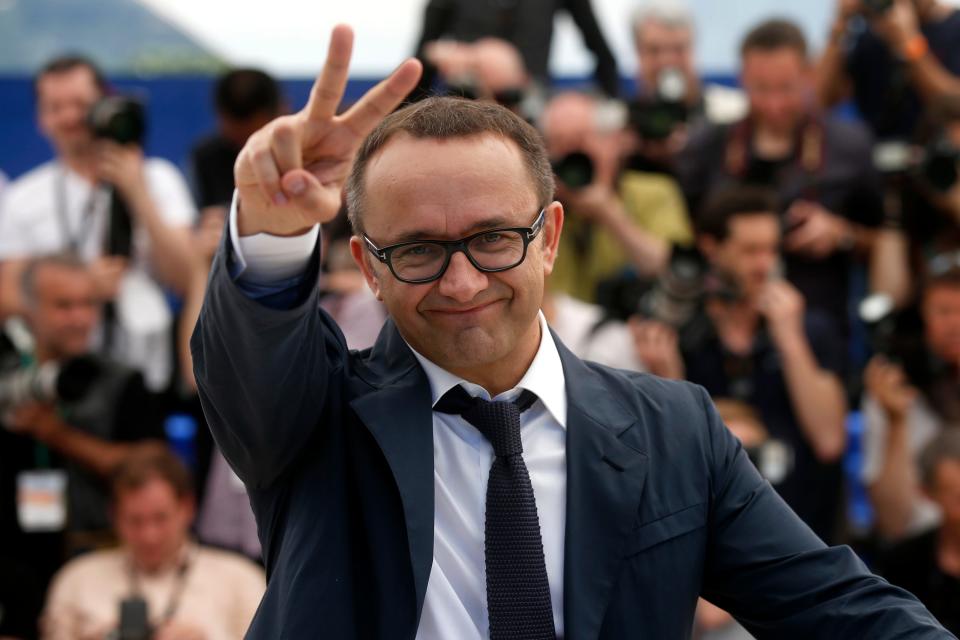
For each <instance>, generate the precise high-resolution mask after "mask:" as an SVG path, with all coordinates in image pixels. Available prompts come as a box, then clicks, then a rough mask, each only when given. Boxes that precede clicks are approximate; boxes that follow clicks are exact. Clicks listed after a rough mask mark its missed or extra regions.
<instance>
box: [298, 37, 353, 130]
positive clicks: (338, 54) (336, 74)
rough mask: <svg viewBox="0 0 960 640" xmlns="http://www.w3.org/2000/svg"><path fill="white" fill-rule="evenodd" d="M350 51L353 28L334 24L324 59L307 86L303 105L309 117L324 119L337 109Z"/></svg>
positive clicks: (351, 50)
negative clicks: (305, 102)
mask: <svg viewBox="0 0 960 640" xmlns="http://www.w3.org/2000/svg"><path fill="white" fill-rule="evenodd" d="M352 53H353V30H352V29H351V28H350V27H349V26H348V25H345V24H338V25H337V26H335V27H334V28H333V31H331V32H330V46H329V47H328V48H327V59H326V61H325V62H324V63H323V69H322V70H321V71H320V75H319V76H318V77H317V80H316V82H314V83H313V87H312V88H311V89H310V99H309V100H307V106H306V107H304V111H305V112H306V114H307V117H308V118H309V119H311V120H326V119H328V118H331V117H333V116H334V115H335V114H336V113H337V107H338V106H340V100H341V99H343V92H344V90H345V89H346V86H347V78H348V76H349V71H350V56H351V54H352Z"/></svg>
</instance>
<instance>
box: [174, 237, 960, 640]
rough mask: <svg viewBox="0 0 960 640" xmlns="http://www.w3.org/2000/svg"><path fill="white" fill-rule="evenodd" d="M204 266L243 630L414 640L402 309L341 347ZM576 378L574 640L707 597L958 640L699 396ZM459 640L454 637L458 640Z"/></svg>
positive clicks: (204, 342) (209, 398)
mask: <svg viewBox="0 0 960 640" xmlns="http://www.w3.org/2000/svg"><path fill="white" fill-rule="evenodd" d="M228 242H229V240H228V239H225V246H223V247H221V251H220V253H219V254H218V256H217V258H216V259H215V261H214V266H213V270H212V273H211V277H210V283H209V290H208V292H207V298H206V301H205V303H204V307H203V311H202V313H201V317H200V321H199V324H198V325H197V329H196V331H195V333H194V335H193V341H192V351H193V357H194V368H195V372H196V376H197V381H198V384H199V388H200V394H201V399H202V402H203V407H204V411H205V412H206V415H207V419H208V422H209V424H210V427H211V429H212V430H213V434H214V437H215V438H216V441H217V443H218V444H219V445H220V447H221V448H222V450H223V452H224V454H225V456H226V458H227V460H228V461H229V462H230V464H231V465H232V466H233V468H234V469H235V470H236V472H237V473H238V474H239V476H240V477H241V478H242V479H243V481H244V482H245V483H246V485H247V488H248V490H249V493H250V498H251V502H252V504H253V508H254V512H255V514H256V517H257V523H258V525H259V529H260V537H261V540H262V542H263V550H264V557H265V562H266V567H267V573H268V584H267V591H266V594H265V596H264V599H263V602H262V604H261V606H260V609H259V611H258V612H257V615H256V617H255V619H254V621H253V624H252V626H251V628H250V631H249V633H248V637H249V638H291V639H296V640H302V639H305V638H330V639H335V638H383V639H389V640H403V639H413V638H414V636H415V634H416V629H417V624H418V619H419V616H420V612H421V610H422V607H423V601H424V594H425V592H426V587H427V580H428V578H429V575H430V567H431V564H432V558H433V516H434V486H433V427H432V411H431V395H430V388H429V384H428V381H427V378H426V375H425V374H424V372H423V370H422V368H421V367H420V365H419V364H418V362H417V361H416V359H415V358H414V356H413V354H412V352H411V351H410V349H409V347H408V346H407V345H406V343H405V342H404V341H403V339H402V338H401V337H400V334H399V333H398V331H397V329H396V327H395V326H394V324H393V323H392V322H389V321H388V322H387V324H386V326H385V327H384V329H383V331H382V333H381V334H380V338H379V340H378V341H377V343H376V345H375V346H374V347H373V349H372V350H367V351H362V352H350V351H348V349H347V347H346V344H345V342H344V339H343V336H342V334H341V332H340V330H339V329H338V328H337V326H336V325H335V323H334V322H333V321H332V320H331V318H330V317H329V316H328V315H326V314H325V313H324V312H323V311H321V310H319V308H318V304H317V295H316V289H317V287H316V286H315V284H316V271H317V256H314V260H313V262H312V266H311V273H310V274H309V275H308V279H307V286H306V287H305V288H304V289H303V291H304V294H303V296H301V301H300V302H299V303H298V304H296V305H294V306H293V308H290V309H285V310H277V309H272V308H268V307H266V306H264V305H262V304H260V303H259V302H257V301H255V300H253V299H251V298H249V297H248V296H247V295H245V294H244V292H242V291H241V290H240V289H239V288H238V287H237V285H236V284H235V283H234V282H233V281H232V280H231V278H230V276H229V274H228V272H227V271H228V270H227V264H226V263H227V258H226V257H225V256H226V254H227V252H228V251H229V248H228V247H227V246H226V245H227V243H228ZM557 348H558V349H559V350H560V358H561V361H562V363H563V368H564V376H565V378H566V385H567V397H568V406H569V411H568V418H567V524H566V546H565V550H564V623H565V628H566V636H565V637H566V638H567V639H568V640H594V639H610V640H613V639H618V640H619V639H626V638H651V639H656V640H668V639H673V638H678V639H679V638H687V637H689V635H690V632H691V626H692V620H693V615H694V610H695V607H696V603H697V597H698V596H699V595H703V596H704V597H706V598H708V599H710V600H711V601H712V602H714V603H716V604H718V605H719V606H721V607H723V608H725V609H727V610H729V611H730V612H732V613H733V614H734V615H735V616H736V617H737V618H738V619H739V620H740V621H741V622H742V623H743V624H744V625H745V626H746V627H747V628H748V629H749V630H750V631H751V632H753V633H754V634H755V635H757V636H758V637H760V638H803V639H804V640H809V639H810V638H843V639H844V640H849V639H859V638H871V639H879V638H906V637H910V638H952V637H953V636H951V635H950V634H948V633H947V632H946V631H944V630H943V629H942V628H941V627H940V626H939V625H938V624H937V623H936V621H935V620H934V619H933V618H932V617H931V616H930V614H929V613H928V612H927V611H926V610H925V609H924V608H923V607H922V606H921V605H920V604H919V603H918V602H917V601H916V600H915V599H914V598H912V597H911V596H910V595H909V594H908V593H906V592H905V591H902V590H900V589H897V588H895V587H892V586H890V585H889V584H887V583H886V582H884V581H883V580H881V579H880V578H877V577H875V576H873V575H871V574H870V573H868V571H867V570H866V569H865V567H864V566H863V564H862V563H861V562H860V561H859V560H858V559H857V558H856V556H855V555H854V554H853V553H852V552H851V551H850V550H849V549H848V548H844V547H840V548H827V547H825V546H824V544H823V543H822V542H821V541H820V540H819V539H818V538H817V537H816V536H815V535H814V534H813V533H812V532H811V531H810V530H809V529H808V528H807V527H806V526H805V525H804V524H803V523H802V522H801V521H800V520H799V519H798V518H797V517H796V516H795V515H794V514H793V513H792V512H791V511H790V509H789V508H788V507H787V506H786V505H785V504H784V503H783V501H782V500H781V499H780V498H779V497H778V496H777V494H776V493H775V492H774V491H773V490H772V489H771V487H770V486H769V484H767V483H766V482H765V481H764V480H763V479H762V478H761V477H760V476H759V475H758V474H757V472H756V471H755V470H754V468H753V466H752V465H751V463H750V461H749V460H748V459H747V456H746V455H745V454H744V452H743V450H742V449H741V447H740V445H739V443H738V441H737V440H736V439H735V438H734V437H733V436H732V435H731V434H730V433H729V432H728V431H727V429H726V428H725V427H724V426H723V424H722V423H721V422H720V420H719V418H718V416H717V414H716V412H715V410H714V408H713V405H712V404H711V402H710V399H709V397H708V396H707V394H706V393H705V392H704V391H703V390H702V389H701V388H700V387H696V386H694V385H691V384H687V383H677V382H669V381H665V380H661V379H658V378H655V377H653V376H649V375H641V374H634V373H627V372H623V371H617V370H613V369H609V368H606V367H602V366H599V365H596V364H592V363H587V362H583V361H581V360H579V359H578V358H577V357H575V356H574V355H573V354H571V353H570V352H569V351H568V350H567V349H566V348H564V347H563V345H562V344H561V343H560V342H559V340H558V341H557ZM452 640H455V639H452Z"/></svg>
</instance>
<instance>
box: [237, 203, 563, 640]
mask: <svg viewBox="0 0 960 640" xmlns="http://www.w3.org/2000/svg"><path fill="white" fill-rule="evenodd" d="M236 226H237V225H236V201H235V202H234V206H233V208H232V211H231V216H230V227H231V228H230V233H231V238H232V240H233V247H234V259H235V260H236V262H237V264H238V265H240V266H241V274H242V275H240V278H241V279H246V278H247V277H248V274H256V275H255V278H256V280H255V281H256V282H257V283H258V284H267V283H268V282H269V278H270V276H272V277H273V278H275V279H277V280H278V279H282V278H287V277H290V276H291V275H293V274H296V273H297V272H298V271H299V272H302V271H303V269H304V268H305V266H306V264H307V262H308V260H309V257H310V254H311V253H312V252H313V248H314V247H315V244H316V233H317V231H316V228H314V229H313V230H311V231H310V232H309V233H308V234H305V235H304V236H299V237H295V238H280V237H276V236H269V235H267V234H258V235H255V236H248V237H245V238H240V237H239V236H238V235H237V232H236ZM308 238H310V240H309V242H308ZM265 275H266V277H265ZM539 322H540V328H541V330H540V335H541V338H540V347H539V349H538V350H537V354H536V356H535V357H534V359H533V362H532V363H531V364H530V367H529V368H528V369H527V372H526V374H525V375H524V376H523V378H522V379H521V380H520V382H519V383H518V384H517V386H516V387H514V388H513V389H511V390H509V391H505V392H504V393H501V394H500V395H498V396H496V397H495V398H493V399H494V400H514V399H516V397H517V396H519V395H520V392H521V390H522V389H527V390H528V391H531V392H533V393H534V394H536V395H537V398H538V399H539V400H538V402H535V403H534V404H533V406H532V407H530V408H529V409H528V410H527V411H525V412H523V414H521V416H520V439H521V442H522V443H523V460H524V462H525V463H526V466H527V470H528V472H529V473H530V482H531V484H532V485H533V492H534V496H535V499H536V502H537V514H538V516H539V518H540V535H541V538H542V540H543V553H544V559H545V562H546V569H547V580H548V582H549V584H550V599H551V602H552V604H553V619H554V626H555V629H556V632H557V637H558V638H562V637H563V546H564V539H565V527H566V497H567V476H566V469H567V460H566V424H567V396H566V389H565V379H564V375H563V367H562V366H561V362H560V354H559V352H558V351H557V346H556V344H555V343H554V341H553V337H552V336H551V335H550V331H549V329H548V328H547V322H546V320H545V319H544V317H543V314H542V313H541V314H540V315H539ZM411 350H412V349H411ZM413 353H414V355H415V356H416V358H417V360H418V361H419V362H420V365H421V366H422V367H423V369H424V371H425V372H426V374H427V379H428V380H429V381H430V392H431V396H432V402H433V405H436V403H437V402H438V401H439V400H440V398H441V397H443V395H444V394H445V393H446V392H447V391H449V390H450V389H452V388H453V387H455V386H456V385H458V384H459V385H462V386H463V387H464V388H465V389H466V390H467V392H468V393H470V394H471V395H473V396H481V397H483V398H485V399H488V400H489V399H491V398H490V394H489V393H488V392H487V391H486V390H485V389H483V388H482V387H480V386H478V385H476V384H473V383H470V382H467V381H466V380H463V379H462V378H459V377H457V376H455V375H453V374H452V373H450V372H448V371H446V370H444V369H443V368H442V367H440V366H438V365H437V364H435V363H433V362H431V361H429V360H427V359H426V358H425V357H424V356H422V355H420V354H419V353H417V352H416V351H414V352H413ZM493 457H494V456H493V447H492V446H491V445H490V443H489V442H487V440H486V438H485V437H484V436H483V435H482V434H481V433H480V432H479V431H478V430H477V429H476V427H474V426H473V425H471V424H469V423H468V422H467V421H466V420H464V419H463V418H461V417H460V416H458V415H450V414H444V413H437V412H434V414H433V479H434V521H433V565H432V567H431V570H430V579H429V581H428V582H427V594H426V599H425V601H424V604H423V612H422V615H421V617H420V626H419V628H418V629H417V640H444V639H448V638H456V639H457V640H481V639H484V638H487V637H489V631H488V627H489V624H488V618H487V591H486V569H485V564H484V551H483V547H484V544H483V543H484V514H485V510H486V493H487V479H488V476H489V474H490V465H491V464H492V463H493Z"/></svg>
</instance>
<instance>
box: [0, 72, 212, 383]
mask: <svg viewBox="0 0 960 640" xmlns="http://www.w3.org/2000/svg"><path fill="white" fill-rule="evenodd" d="M34 86H35V92H36V100H37V117H38V120H39V125H40V130H41V131H42V132H43V134H44V136H46V137H47V139H48V140H49V141H50V143H51V144H52V146H53V148H54V151H55V152H56V158H55V159H54V160H51V161H49V162H46V163H44V164H43V165H41V166H39V167H37V168H35V169H33V170H31V171H30V172H28V173H26V174H25V175H23V176H21V177H20V178H19V179H17V180H15V181H14V182H13V183H11V184H10V186H9V188H8V189H7V191H6V193H5V194H4V198H3V201H2V202H0V260H2V261H5V262H6V264H5V265H4V268H5V269H4V270H5V271H7V272H8V273H15V272H16V271H17V270H18V269H19V268H22V264H23V260H25V259H28V258H31V257H35V256H40V255H46V254H49V253H55V252H58V251H70V252H72V253H76V254H77V255H79V256H81V257H82V258H83V259H84V260H85V261H87V262H89V263H90V267H91V274H92V275H93V278H94V282H95V285H96V295H97V298H98V299H99V300H101V301H104V302H107V303H110V305H111V307H110V312H109V316H112V317H108V318H107V320H108V321H107V322H105V323H104V327H103V330H102V331H100V332H99V334H100V338H99V340H100V342H101V343H103V348H104V350H105V352H106V353H109V354H110V355H112V356H114V357H116V358H117V359H118V360H119V361H121V362H124V363H125V364H129V365H130V366H133V367H135V368H137V369H139V370H141V371H142V372H143V373H144V376H145V378H146V380H147V383H148V385H149V386H150V387H151V388H152V389H155V390H160V389H163V388H165V387H166V385H167V384H168V383H169V380H170V375H171V372H172V364H173V361H172V358H171V352H172V349H171V347H170V327H171V320H172V318H171V314H170V312H169V309H168V308H167V305H166V300H165V298H164V294H163V291H162V290H161V289H160V288H159V287H158V286H157V284H156V283H155V282H154V281H153V277H154V276H155V277H156V278H157V279H158V280H159V281H160V282H161V283H163V284H164V285H166V286H168V287H170V288H172V289H173V290H175V291H180V292H182V291H183V290H184V289H185V288H186V285H187V281H188V278H189V274H190V268H189V265H190V261H191V259H192V258H191V252H190V246H191V245H190V242H189V227H190V225H191V224H192V223H193V219H194V217H195V209H194V206H193V202H192V200H191V198H190V193H189V190H188V189H187V186H186V183H185V182H184V180H183V178H182V176H181V175H180V173H179V172H178V171H177V170H176V168H174V166H173V165H172V164H170V163H169V162H167V161H165V160H160V159H157V158H148V159H145V158H144V156H143V151H142V149H141V148H140V146H139V145H138V143H136V142H128V143H125V144H120V143H119V142H118V139H123V140H126V139H127V138H128V137H136V134H137V133H142V129H143V114H142V110H141V109H139V108H138V107H137V106H136V105H135V104H132V103H130V102H129V101H124V100H122V99H119V98H117V97H115V96H114V97H112V100H113V101H112V103H107V102H104V98H105V96H106V94H107V86H106V82H105V80H104V78H103V76H102V75H101V73H100V71H99V70H98V69H97V68H96V67H95V66H94V65H93V63H91V62H90V61H89V60H86V59H84V58H80V57H74V56H67V57H62V58H57V59H55V60H52V61H51V62H49V63H48V64H47V65H45V66H44V67H43V69H42V70H41V71H40V73H39V74H38V75H37V78H36V82H35V85H34ZM93 109H99V110H98V113H99V114H100V115H101V116H103V120H101V121H99V125H98V126H100V125H102V126H104V127H105V129H100V130H99V134H100V135H101V136H105V135H110V136H112V138H110V137H98V136H97V135H95V129H97V128H98V127H95V126H92V124H91V113H92V110H93ZM104 121H105V122H104ZM6 304H7V305H8V307H7V308H6V309H0V318H2V317H5V316H6V315H10V314H13V313H16V312H18V311H19V302H18V301H16V300H8V301H6Z"/></svg>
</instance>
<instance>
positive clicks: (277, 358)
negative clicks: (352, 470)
mask: <svg viewBox="0 0 960 640" xmlns="http://www.w3.org/2000/svg"><path fill="white" fill-rule="evenodd" d="M352 43H353V34H352V32H351V30H350V28H349V27H346V26H343V25H341V26H338V27H336V28H335V29H334V30H333V33H332V35H331V39H330V48H329V51H328V54H327V60H326V62H325V64H324V67H323V70H322V71H321V73H320V76H319V77H318V79H317V81H316V83H315V84H314V86H313V89H312V90H311V93H310V99H309V101H308V102H307V105H306V106H305V107H304V108H303V110H301V111H300V112H298V113H295V114H293V115H290V116H283V117H281V118H278V119H276V120H274V121H273V122H271V123H270V124H268V125H267V126H266V127H264V128H263V129H261V130H260V131H258V132H257V133H255V134H254V135H253V136H251V137H250V139H249V140H248V141H247V144H246V146H245V147H244V148H243V150H242V151H241V152H240V155H239V157H238V158H237V164H236V166H235V169H234V178H235V183H236V185H237V196H236V199H235V203H234V211H233V212H232V214H231V220H230V222H229V225H230V227H229V229H228V233H225V234H224V238H223V242H222V243H221V245H220V250H219V251H218V253H217V256H216V258H215V259H214V263H213V267H212V269H211V274H210V280H209V284H208V289H207V294H206V298H205V301H204V304H203V308H202V310H201V312H200V319H199V321H198V322H197V327H196V329H195V331H194V334H193V337H192V341H191V353H192V355H193V363H194V374H195V377H196V381H197V387H198V390H199V393H200V399H201V402H202V403H203V407H204V412H205V414H206V416H207V420H208V422H209V424H210V427H211V430H212V431H213V434H214V438H215V439H216V441H217V444H218V445H219V446H220V448H221V449H222V451H223V453H224V456H225V457H226V458H227V460H228V461H229V462H230V464H231V465H232V466H233V468H234V469H235V470H236V471H237V473H238V475H239V476H240V477H241V478H242V479H243V480H244V482H246V483H247V484H248V485H249V486H251V487H254V488H262V487H265V486H268V485H270V484H271V483H273V482H274V481H275V480H276V479H277V478H278V477H279V476H281V475H282V474H283V473H284V471H285V470H286V469H287V468H289V466H290V465H291V463H292V462H293V461H294V460H295V459H296V458H297V456H298V455H299V453H300V452H301V451H303V450H304V447H305V446H306V444H307V442H308V441H309V439H310V438H311V436H312V435H313V433H314V430H315V429H316V427H317V425H318V422H319V419H320V417H321V414H322V413H323V410H324V407H325V403H326V401H327V397H328V393H329V389H330V387H331V385H332V384H333V382H334V381H333V376H335V375H336V373H337V372H338V371H339V368H340V367H341V366H342V364H343V361H344V359H345V358H346V353H347V349H346V345H345V343H344V340H343V336H342V334H341V333H340V332H339V330H338V329H337V327H336V325H335V324H334V323H333V321H332V320H330V318H329V316H326V315H325V314H322V313H321V312H319V311H318V306H317V287H316V278H317V274H318V271H319V252H318V250H317V249H316V246H315V245H316V242H315V237H316V236H315V235H314V233H315V232H314V228H315V227H316V225H317V224H318V223H322V222H326V221H328V220H331V219H332V218H333V217H334V216H335V215H336V213H337V211H338V209H339V208H340V193H341V190H342V188H343V184H344V182H345V181H346V178H347V175H348V174H349V171H350V167H351V164H352V162H353V157H354V154H355V153H356V150H357V148H358V147H359V145H360V143H361V141H362V140H363V138H364V136H366V134H367V133H368V132H369V131H371V130H372V129H373V128H374V127H375V126H376V125H377V123H378V122H379V121H380V120H381V119H382V118H383V117H384V116H386V115H387V114H388V113H390V112H391V111H392V110H393V109H394V108H395V107H396V106H397V105H398V104H399V103H400V102H401V100H403V98H404V97H406V95H407V94H408V93H409V91H410V90H411V89H412V88H413V86H414V85H415V84H416V81H417V78H418V77H419V74H420V64H419V63H418V62H416V61H412V60H408V61H406V62H404V63H403V64H402V65H400V67H398V68H397V70H396V71H394V73H393V74H392V75H391V76H390V77H388V78H387V79H386V80H384V81H383V82H381V83H380V84H378V85H377V86H375V87H374V88H373V89H371V90H370V91H369V92H368V93H367V94H366V95H365V96H364V97H363V98H361V99H360V100H359V101H358V102H357V103H356V104H354V105H353V106H352V107H351V108H350V109H349V110H347V111H346V112H345V113H344V114H342V115H336V111H337V107H338V106H339V104H340V100H341V99H342V97H343V92H344V88H345V87H346V83H347V70H348V65H349V61H350V53H351V49H352ZM308 234H309V235H308ZM278 236H285V237H289V239H290V240H291V241H292V242H294V243H299V246H300V248H303V245H304V243H305V242H306V252H305V256H310V257H309V259H308V260H306V261H305V263H306V265H307V266H306V269H305V270H303V269H301V270H300V271H299V272H298V273H294V274H290V273H286V274H284V275H281V276H276V277H274V276H271V275H269V273H270V270H268V269H254V267H256V266H257V265H255V264H254V263H253V262H252V261H251V262H250V263H249V264H247V263H246V262H245V261H244V260H243V259H241V252H240V247H239V246H235V245H240V244H243V243H244V242H245V241H246V240H250V239H254V238H253V237H256V238H257V239H259V242H260V244H261V245H272V246H273V247H276V246H277V242H278V241H279V242H283V239H282V238H278ZM248 257H249V256H248ZM254 272H256V273H254Z"/></svg>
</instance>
